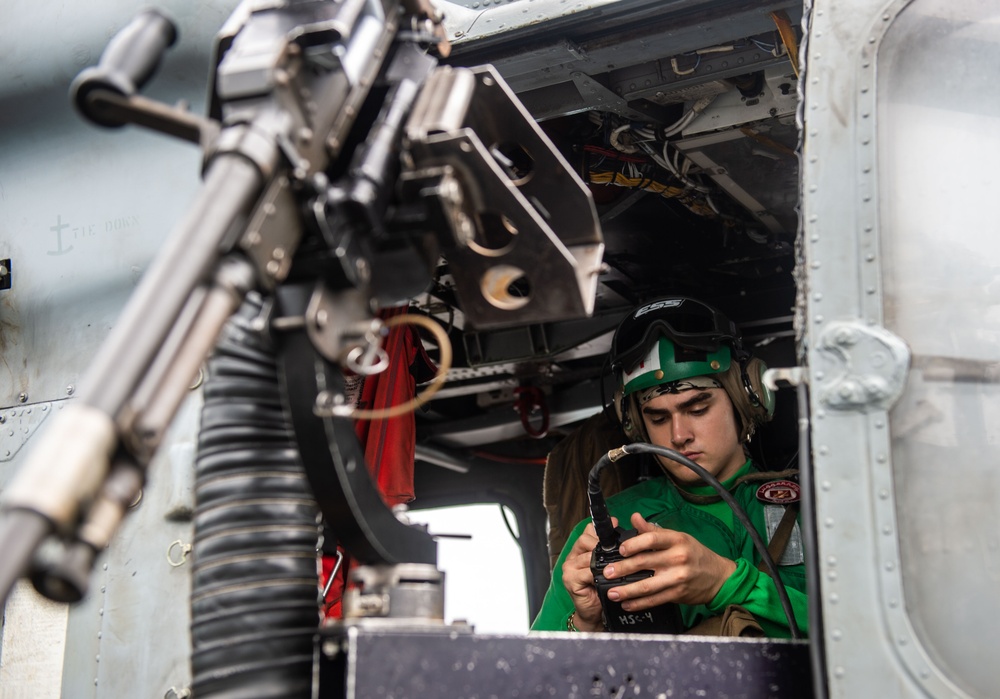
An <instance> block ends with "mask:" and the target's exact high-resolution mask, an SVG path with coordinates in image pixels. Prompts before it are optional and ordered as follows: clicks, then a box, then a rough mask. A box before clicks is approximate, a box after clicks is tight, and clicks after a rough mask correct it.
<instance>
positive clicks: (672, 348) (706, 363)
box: [622, 337, 732, 396]
mask: <svg viewBox="0 0 1000 699" xmlns="http://www.w3.org/2000/svg"><path fill="white" fill-rule="evenodd" d="M678 355H680V356H678ZM731 362H732V353H731V352H730V349H729V346H728V345H725V344H720V345H719V347H718V349H716V350H715V351H712V352H705V351H703V350H688V349H685V348H680V350H679V351H678V348H677V346H676V345H675V344H674V343H673V342H671V341H670V340H668V339H667V338H665V337H660V338H659V339H658V340H657V341H656V343H655V344H654V345H653V346H652V348H650V350H649V353H648V354H647V355H646V357H645V358H644V359H643V360H642V361H641V362H639V363H638V364H637V365H636V366H635V367H633V368H632V370H631V371H625V372H623V373H622V385H623V386H624V395H626V396H627V395H630V394H632V393H635V392H636V391H641V390H643V389H646V388H652V387H653V386H659V385H661V384H665V383H672V382H674V381H680V380H681V379H690V378H692V377H694V376H707V375H710V374H721V373H722V372H724V371H727V370H728V369H729V365H730V363H731Z"/></svg>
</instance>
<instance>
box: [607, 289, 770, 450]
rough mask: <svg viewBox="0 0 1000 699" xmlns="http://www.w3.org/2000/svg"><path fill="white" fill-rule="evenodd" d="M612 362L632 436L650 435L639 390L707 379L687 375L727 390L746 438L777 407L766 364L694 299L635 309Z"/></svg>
mask: <svg viewBox="0 0 1000 699" xmlns="http://www.w3.org/2000/svg"><path fill="white" fill-rule="evenodd" d="M611 367H612V370H613V371H614V372H615V374H616V376H617V377H618V379H619V386H618V392H617V393H616V398H615V408H616V410H617V411H618V414H619V418H621V420H622V427H623V428H624V430H625V433H626V435H627V436H628V437H629V438H630V439H634V440H640V439H641V440H646V439H648V437H647V435H646V434H645V428H644V425H643V422H642V418H641V416H640V413H639V409H638V401H637V400H636V393H637V392H639V391H645V390H646V389H650V388H653V387H654V386H664V387H665V388H668V389H673V390H674V391H679V390H684V389H686V388H693V387H694V386H695V385H696V384H700V383H701V382H698V381H695V383H693V384H692V383H685V380H686V379H695V378H696V377H709V378H711V379H714V380H715V381H716V382H717V385H718V386H721V387H722V388H723V389H724V390H725V391H726V393H727V395H728V396H729V398H730V400H731V401H732V403H733V407H734V409H735V411H736V418H737V423H738V425H737V426H738V432H739V434H740V439H741V441H746V440H747V439H749V437H750V435H752V434H753V432H754V430H755V429H756V427H757V426H758V425H760V424H763V423H764V422H766V421H768V420H769V419H770V418H771V415H772V414H773V412H774V395H773V394H772V393H771V391H770V390H769V389H768V388H767V387H766V386H765V385H764V383H763V381H762V380H761V377H762V375H763V373H764V370H765V369H766V367H765V366H764V363H763V362H762V361H760V360H759V359H756V358H754V357H752V356H751V355H750V353H749V352H747V351H746V350H744V349H743V342H742V339H741V338H740V335H739V331H738V330H737V328H736V325H735V324H734V323H733V322H732V321H731V320H729V318H727V317H726V316H725V315H723V314H722V313H720V312H719V311H718V310H716V309H715V308H712V307H711V306H709V305H708V304H705V303H702V302H701V301H696V300H694V299H690V298H685V297H668V298H661V299H657V300H654V301H650V302H648V303H645V304H642V305H641V306H639V307H638V308H636V309H634V310H633V311H632V312H631V313H629V314H628V316H626V317H625V319H624V320H622V322H621V323H620V324H619V325H618V329H617V330H616V331H615V336H614V339H613V340H612V343H611Z"/></svg>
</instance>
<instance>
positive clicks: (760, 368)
mask: <svg viewBox="0 0 1000 699" xmlns="http://www.w3.org/2000/svg"><path fill="white" fill-rule="evenodd" d="M753 364H754V369H753V371H752V372H751V376H750V383H751V385H752V386H753V390H754V393H756V394H757V398H758V401H759V404H760V407H761V408H763V409H764V412H766V413H767V417H768V419H770V418H772V417H774V403H775V398H774V391H772V390H771V389H770V388H768V387H767V384H765V383H764V372H765V371H767V365H766V364H765V363H764V362H762V361H761V360H759V359H758V360H757V361H755V362H753Z"/></svg>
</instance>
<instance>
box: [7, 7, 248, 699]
mask: <svg viewBox="0 0 1000 699" xmlns="http://www.w3.org/2000/svg"><path fill="white" fill-rule="evenodd" d="M157 5H158V6H160V7H162V8H163V9H164V10H165V11H166V12H167V13H168V14H170V15H171V16H172V17H173V18H174V20H175V21H176V22H177V24H178V28H179V35H180V36H179V39H178V42H177V44H176V45H175V46H174V47H173V48H172V49H171V50H170V51H169V52H168V53H167V56H166V58H165V60H164V62H163V64H162V65H161V67H160V70H159V72H158V74H157V75H156V76H155V77H154V78H153V80H152V82H151V83H150V84H149V86H148V89H147V90H146V91H145V94H147V95H148V96H150V97H154V98H156V99H160V100H163V101H166V102H170V103H176V102H178V101H180V100H184V101H187V102H188V103H189V104H190V105H191V110H192V111H194V112H201V113H203V112H204V109H205V101H206V96H207V80H208V76H209V74H210V65H209V64H210V55H209V54H210V51H211V49H212V38H213V36H214V34H215V32H216V31H217V30H218V29H219V28H220V27H221V25H222V24H223V23H224V21H225V19H226V18H227V17H228V16H229V14H230V13H231V12H232V9H233V8H234V7H235V5H236V2H235V0H231V1H217V2H212V3H200V2H191V1H190V0H166V1H163V2H159V3H157ZM142 6H143V4H142V3H139V2H134V1H132V0H115V1H109V2H101V3H97V4H79V3H76V4H75V3H65V2H58V1H55V0H41V1H40V2H36V3H32V4H24V3H21V4H19V5H18V7H17V8H16V9H12V10H11V11H9V12H7V13H5V16H4V28H3V41H2V42H0V63H2V64H3V65H4V68H5V69H4V77H3V79H2V80H0V152H2V153H3V156H2V162H3V167H2V168H0V259H10V260H11V274H10V275H9V278H8V279H7V281H9V282H10V288H2V289H0V488H2V487H3V486H4V484H6V483H7V481H8V480H9V478H10V476H11V474H13V473H14V472H15V471H16V470H17V469H18V467H19V466H20V464H21V462H22V460H23V458H24V456H25V454H26V452H28V451H29V450H30V449H31V448H32V446H33V444H34V443H35V440H36V439H37V438H38V436H39V435H40V434H43V433H44V431H45V426H46V424H47V418H48V416H49V415H51V414H53V413H54V412H57V411H58V410H59V409H60V408H62V407H64V406H65V405H66V404H67V403H68V401H70V400H72V396H73V393H74V391H75V388H76V383H77V381H78V379H79V377H80V375H81V373H82V372H83V370H84V369H85V368H86V367H87V366H88V365H89V363H90V362H91V361H92V359H93V356H94V353H95V351H96V349H97V347H98V346H99V344H100V343H101V342H102V341H103V340H104V338H105V336H106V334H107V332H108V330H109V329H110V327H111V326H112V324H113V323H114V322H115V318H116V316H117V315H118V312H119V311H120V310H121V308H122V307H123V306H124V303H125V301H126V299H127V298H128V296H129V294H130V293H131V291H132V290H133V288H134V286H135V284H136V282H137V280H138V279H139V278H140V276H141V275H142V274H143V272H144V270H145V268H146V267H147V265H148V263H149V261H150V260H151V259H152V257H153V255H154V254H155V253H156V251H157V249H158V248H159V246H160V244H161V242H162V241H163V240H164V238H165V237H166V234H167V233H168V231H169V230H170V228H171V227H172V224H173V223H174V222H175V221H176V220H177V218H178V217H179V216H180V215H181V213H182V212H183V211H184V208H185V206H186V205H187V203H188V201H189V199H190V198H191V196H192V195H193V193H194V191H195V189H196V187H197V185H198V182H199V171H200V155H201V154H200V152H199V151H198V149H197V148H194V147H192V146H190V145H186V144H183V143H180V142H178V141H176V140H173V139H168V138H164V137H162V136H158V135H154V134H150V133H149V132H146V131H142V130H139V129H131V128H126V129H122V130H104V129H98V128H96V127H94V126H91V125H89V124H87V123H85V122H84V121H83V119H81V118H80V117H79V116H78V115H77V114H76V113H75V112H74V111H73V108H72V107H71V105H70V100H69V96H68V93H69V84H70V82H71V81H72V79H73V77H74V76H75V75H76V74H77V73H78V72H79V71H80V70H81V69H82V68H84V67H86V66H89V65H93V64H95V63H96V62H97V60H98V58H99V56H100V54H101V51H102V50H103V49H104V47H105V45H106V43H107V41H108V39H109V38H110V37H111V35H112V34H113V33H114V32H115V31H116V30H117V29H119V28H121V27H122V26H124V25H125V24H126V23H128V21H129V20H130V19H131V18H132V17H133V16H134V15H135V14H136V13H137V12H138V10H139V9H140V8H141V7H142ZM42 36H44V37H45V38H44V41H42V40H41V37H42ZM7 281H5V282H4V284H3V286H4V287H6V285H7ZM197 414H198V399H197V397H196V396H195V397H193V398H192V400H191V401H189V403H188V405H187V406H186V407H185V408H183V409H182V412H181V414H180V416H179V417H178V420H177V421H176V423H175V425H174V427H173V428H172V430H171V435H170V437H169V438H168V441H167V443H165V445H164V448H163V449H162V450H161V452H160V454H159V455H158V457H157V459H156V460H155V461H154V463H153V464H152V466H151V468H150V477H149V484H148V488H147V489H146V491H145V493H144V497H143V499H142V500H141V502H140V503H139V505H138V506H137V507H136V508H135V511H134V512H133V513H132V515H131V516H130V517H129V518H127V519H126V522H125V524H124V526H123V527H122V529H121V531H120V532H119V535H118V537H117V538H116V540H115V543H114V545H113V546H112V547H111V549H110V550H108V551H106V552H105V553H104V554H103V555H102V556H101V558H99V563H98V570H97V572H96V574H95V575H94V577H93V579H92V585H91V590H90V595H89V597H88V598H87V599H86V600H85V601H84V602H83V603H81V604H80V605H77V606H74V607H73V608H71V609H69V610H68V613H67V609H66V607H61V606H58V605H49V604H40V603H39V602H38V599H37V595H35V594H34V592H33V591H30V590H28V591H24V590H22V591H21V592H18V593H15V598H14V599H13V600H12V602H11V607H10V609H9V610H8V615H7V617H6V618H5V623H4V627H3V646H2V648H0V678H2V681H0V697H3V699H10V698H14V697H33V698H36V697H50V696H51V697H58V696H64V697H91V696H94V697H97V696H100V697H134V696H152V697H162V696H164V695H165V694H166V693H167V692H168V691H169V690H170V689H171V688H174V687H176V688H183V687H184V686H185V685H186V684H187V682H188V676H189V669H188V655H189V644H188V640H187V639H188V630H187V627H188V604H189V602H188V595H189V592H188V591H189V587H190V586H189V582H188V571H187V566H186V565H183V564H182V565H180V566H173V565H171V564H170V563H169V562H168V560H167V552H168V549H170V548H171V544H172V543H173V542H175V541H180V542H182V543H181V545H180V546H183V544H185V543H189V542H190V540H191V525H190V521H189V519H190V513H191V509H192V507H193V503H192V502H191V497H192V496H191V485H190V478H191V476H190V473H191V463H192V460H193V454H194V438H195V434H196V418H197ZM179 552H180V548H179V547H178V545H174V546H173V547H172V551H171V553H172V554H173V555H174V559H175V560H174V562H175V563H176V562H177V561H178V556H179Z"/></svg>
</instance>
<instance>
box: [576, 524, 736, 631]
mask: <svg viewBox="0 0 1000 699" xmlns="http://www.w3.org/2000/svg"><path fill="white" fill-rule="evenodd" d="M631 521H632V526H633V527H635V529H636V530H637V531H638V532H639V534H638V535H637V536H634V537H632V538H631V539H628V540H627V541H625V542H624V543H622V545H621V547H620V548H619V549H618V550H619V552H620V553H621V554H622V555H623V556H625V560H623V561H618V562H616V563H612V564H611V565H609V566H607V567H606V568H605V569H604V576H605V577H606V578H608V579H609V580H613V579H615V578H621V577H624V576H626V575H628V574H630V573H635V572H638V571H640V570H652V571H653V573H654V574H653V577H651V578H646V579H645V580H640V581H639V582H635V583H632V584H630V585H623V586H622V587H615V588H612V589H611V590H609V591H608V597H609V598H611V599H613V600H616V601H621V602H622V609H624V610H626V611H630V612H631V611H639V610H642V609H650V608H652V607H656V606H659V605H661V604H664V603H666V602H679V603H681V604H707V603H709V602H711V601H712V598H714V597H715V595H716V593H718V591H719V588H721V587H722V584H723V583H724V582H725V581H726V580H727V579H728V578H729V576H730V575H732V574H733V572H734V571H735V570H736V563H735V562H734V561H731V560H729V559H728V558H724V557H722V556H720V555H718V554H717V553H715V552H713V551H711V550H710V549H708V548H706V547H705V546H703V545H702V544H701V543H700V542H699V541H698V540H697V539H695V538H694V537H693V536H691V535H690V534H684V533H682V532H678V531H674V530H672V529H663V528H661V527H659V526H658V525H656V524H651V523H650V522H647V521H646V520H645V519H643V517H642V515H640V514H639V513H638V512H636V513H635V514H633V515H632V520H631ZM588 530H589V531H590V534H591V539H592V540H593V541H592V543H591V549H592V548H593V547H594V546H595V545H596V544H597V537H596V534H594V531H593V527H588ZM580 538H581V539H582V538H583V537H582V536H581V537H580ZM577 543H579V542H577ZM573 551H576V547H574V548H573ZM588 562H589V559H588ZM567 563H568V559H567ZM564 571H565V568H564ZM563 581H564V582H566V574H565V572H564V574H563ZM566 588H567V589H570V588H569V585H568V584H567V585H566ZM591 589H593V588H591ZM571 594H572V592H571ZM593 595H594V598H595V599H596V598H597V592H596V591H594V592H593ZM626 600H627V601H626ZM575 601H576V597H575V596H574V602H575ZM597 606H598V609H599V608H600V603H599V602H598V603H597ZM577 610H578V612H580V607H579V606H577Z"/></svg>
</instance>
